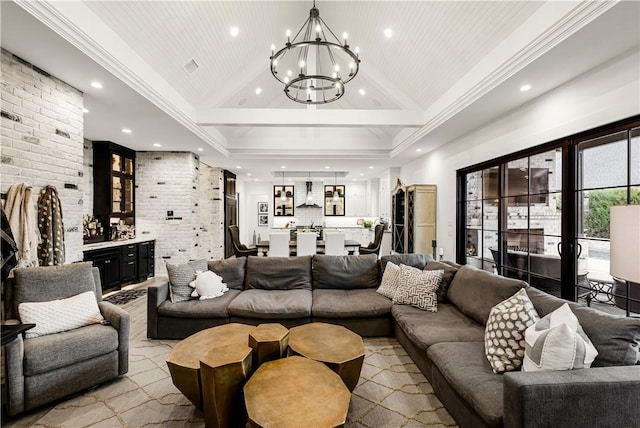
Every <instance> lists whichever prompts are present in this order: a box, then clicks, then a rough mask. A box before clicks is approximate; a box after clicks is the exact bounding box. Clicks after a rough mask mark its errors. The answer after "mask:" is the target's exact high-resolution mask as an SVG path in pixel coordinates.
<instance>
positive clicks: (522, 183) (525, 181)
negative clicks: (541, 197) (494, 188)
mask: <svg viewBox="0 0 640 428" xmlns="http://www.w3.org/2000/svg"><path fill="white" fill-rule="evenodd" d="M504 181H505V196H516V195H518V196H523V195H524V196H525V197H524V198H520V199H519V202H521V203H524V204H526V203H527V201H526V195H527V194H528V193H529V159H528V158H523V159H518V160H515V161H512V162H509V163H508V164H507V171H506V173H505V177H504Z"/></svg>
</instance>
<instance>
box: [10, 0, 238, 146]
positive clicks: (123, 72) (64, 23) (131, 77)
mask: <svg viewBox="0 0 640 428" xmlns="http://www.w3.org/2000/svg"><path fill="white" fill-rule="evenodd" d="M15 2H16V4H18V5H19V6H20V7H21V8H23V9H24V10H25V11H27V12H28V13H29V14H31V15H32V16H33V17H35V18H36V19H38V20H39V21H40V22H42V23H43V24H44V25H46V26H47V27H49V28H50V29H51V30H53V31H54V32H55V33H57V34H58V35H60V36H61V37H62V38H63V39H65V40H66V41H67V42H69V43H70V44H72V45H73V46H75V47H76V48H77V49H79V50H80V51H81V52H82V53H84V54H85V55H87V56H88V57H89V58H91V59H92V60H94V61H95V62H97V63H98V64H99V65H100V66H102V67H104V68H105V69H106V70H107V71H108V72H110V73H111V74H113V75H114V76H115V77H117V78H118V79H120V80H121V81H123V82H124V83H125V84H127V85H128V86H130V87H131V88H132V89H133V90H135V91H136V92H138V93H139V94H140V95H141V96H143V97H144V98H146V99H147V100H149V101H150V102H151V103H153V104H154V105H155V106H157V107H158V108H159V109H160V110H162V111H164V112H165V113H166V114H168V115H169V116H170V117H172V118H173V119H175V120H176V121H177V122H178V123H180V124H181V125H182V126H184V127H185V128H186V129H188V130H189V131H190V132H192V133H193V134H194V135H196V136H197V137H198V138H200V139H201V140H203V142H205V143H206V144H207V145H209V146H210V147H212V148H213V149H215V150H217V151H218V152H220V153H221V154H222V155H224V156H226V157H229V150H228V148H227V147H226V144H225V143H226V141H225V140H224V137H223V136H222V134H220V133H216V134H217V135H216V137H217V138H214V136H212V135H211V132H207V131H205V130H204V129H202V128H201V127H200V126H199V125H198V124H197V123H196V122H195V121H194V120H193V119H192V117H191V115H189V114H188V113H186V112H185V111H183V109H181V108H179V107H177V106H176V105H175V103H174V102H172V101H171V100H170V99H169V98H167V97H166V96H165V95H163V94H161V93H160V92H159V91H158V90H157V89H155V88H154V87H153V86H152V85H151V84H149V83H148V82H147V81H146V80H145V79H143V78H141V77H140V76H138V74H136V73H135V72H134V71H132V70H131V69H130V68H129V67H128V66H127V65H125V64H124V63H123V62H122V61H120V60H119V59H118V58H117V57H115V56H114V55H113V54H111V53H110V52H109V51H107V50H106V49H105V48H104V47H102V46H101V45H100V44H98V43H97V42H96V41H95V40H94V39H93V38H92V37H91V36H90V35H89V34H87V32H85V31H84V30H83V29H82V28H80V26H78V25H77V24H76V22H74V20H73V19H71V18H69V17H67V16H66V15H65V14H64V13H62V12H61V11H60V10H59V9H58V8H57V7H56V6H57V4H56V3H57V2H45V1H28V0H15ZM61 4H62V3H61ZM72 6H73V7H76V8H78V7H84V5H82V3H80V2H72ZM85 13H87V14H88V13H91V12H90V11H85ZM132 54H133V53H132ZM157 78H159V79H161V78H160V77H159V76H157ZM163 80H164V79H163ZM176 95H177V94H176ZM177 96H179V95H177ZM184 103H185V104H188V103H186V101H184ZM189 107H190V110H193V107H192V106H191V105H189Z"/></svg>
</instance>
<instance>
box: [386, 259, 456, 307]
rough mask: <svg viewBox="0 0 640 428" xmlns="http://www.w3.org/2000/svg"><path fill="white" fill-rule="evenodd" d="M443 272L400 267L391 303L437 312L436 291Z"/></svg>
mask: <svg viewBox="0 0 640 428" xmlns="http://www.w3.org/2000/svg"><path fill="white" fill-rule="evenodd" d="M443 274H444V270H442V269H440V270H420V269H417V268H414V267H412V266H406V265H403V264H401V265H400V275H399V276H398V287H397V288H396V292H395V294H394V295H393V303H395V304H400V305H411V306H414V307H416V308H419V309H422V310H427V311H431V312H438V296H437V295H436V290H437V289H438V286H439V285H440V281H441V280H442V275H443Z"/></svg>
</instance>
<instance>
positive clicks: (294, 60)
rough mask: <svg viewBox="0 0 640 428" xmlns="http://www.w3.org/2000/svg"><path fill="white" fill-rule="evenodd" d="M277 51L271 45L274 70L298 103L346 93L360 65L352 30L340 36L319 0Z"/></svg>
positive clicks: (323, 100)
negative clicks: (318, 6) (324, 15)
mask: <svg viewBox="0 0 640 428" xmlns="http://www.w3.org/2000/svg"><path fill="white" fill-rule="evenodd" d="M286 35H287V43H286V44H285V46H284V47H283V48H282V49H280V50H279V51H277V52H276V47H275V45H271V57H270V59H271V74H273V77H275V78H276V79H278V81H280V82H281V83H283V84H284V93H285V94H286V95H287V97H289V98H290V99H292V100H293V101H296V102H298V103H302V104H326V103H330V102H332V101H336V100H338V99H340V97H342V96H343V95H344V85H345V84H346V83H348V82H349V81H350V80H351V79H353V78H354V77H355V76H356V74H358V70H359V68H360V58H359V51H360V50H359V48H357V47H356V48H355V52H353V51H351V50H350V49H349V44H348V43H347V39H348V34H347V33H343V34H342V40H340V39H338V37H336V35H335V34H334V33H333V31H331V29H330V28H329V26H328V25H327V24H326V23H325V22H324V21H323V20H322V18H320V11H319V10H318V9H316V3H315V0H314V2H313V7H312V8H311V10H310V11H309V18H308V19H307V21H306V22H305V23H304V24H303V25H302V27H301V28H300V30H299V31H298V33H297V34H296V35H295V37H294V38H293V40H292V39H291V31H290V30H287V32H286Z"/></svg>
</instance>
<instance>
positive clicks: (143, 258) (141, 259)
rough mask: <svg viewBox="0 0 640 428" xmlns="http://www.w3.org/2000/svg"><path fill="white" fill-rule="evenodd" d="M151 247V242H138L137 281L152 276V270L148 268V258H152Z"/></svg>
mask: <svg viewBox="0 0 640 428" xmlns="http://www.w3.org/2000/svg"><path fill="white" fill-rule="evenodd" d="M152 248H153V243H152V242H141V243H139V244H138V281H144V280H146V279H147V278H148V277H150V276H153V273H152V271H150V269H149V268H150V259H151V260H152V258H153V256H152V255H151V249H152Z"/></svg>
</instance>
